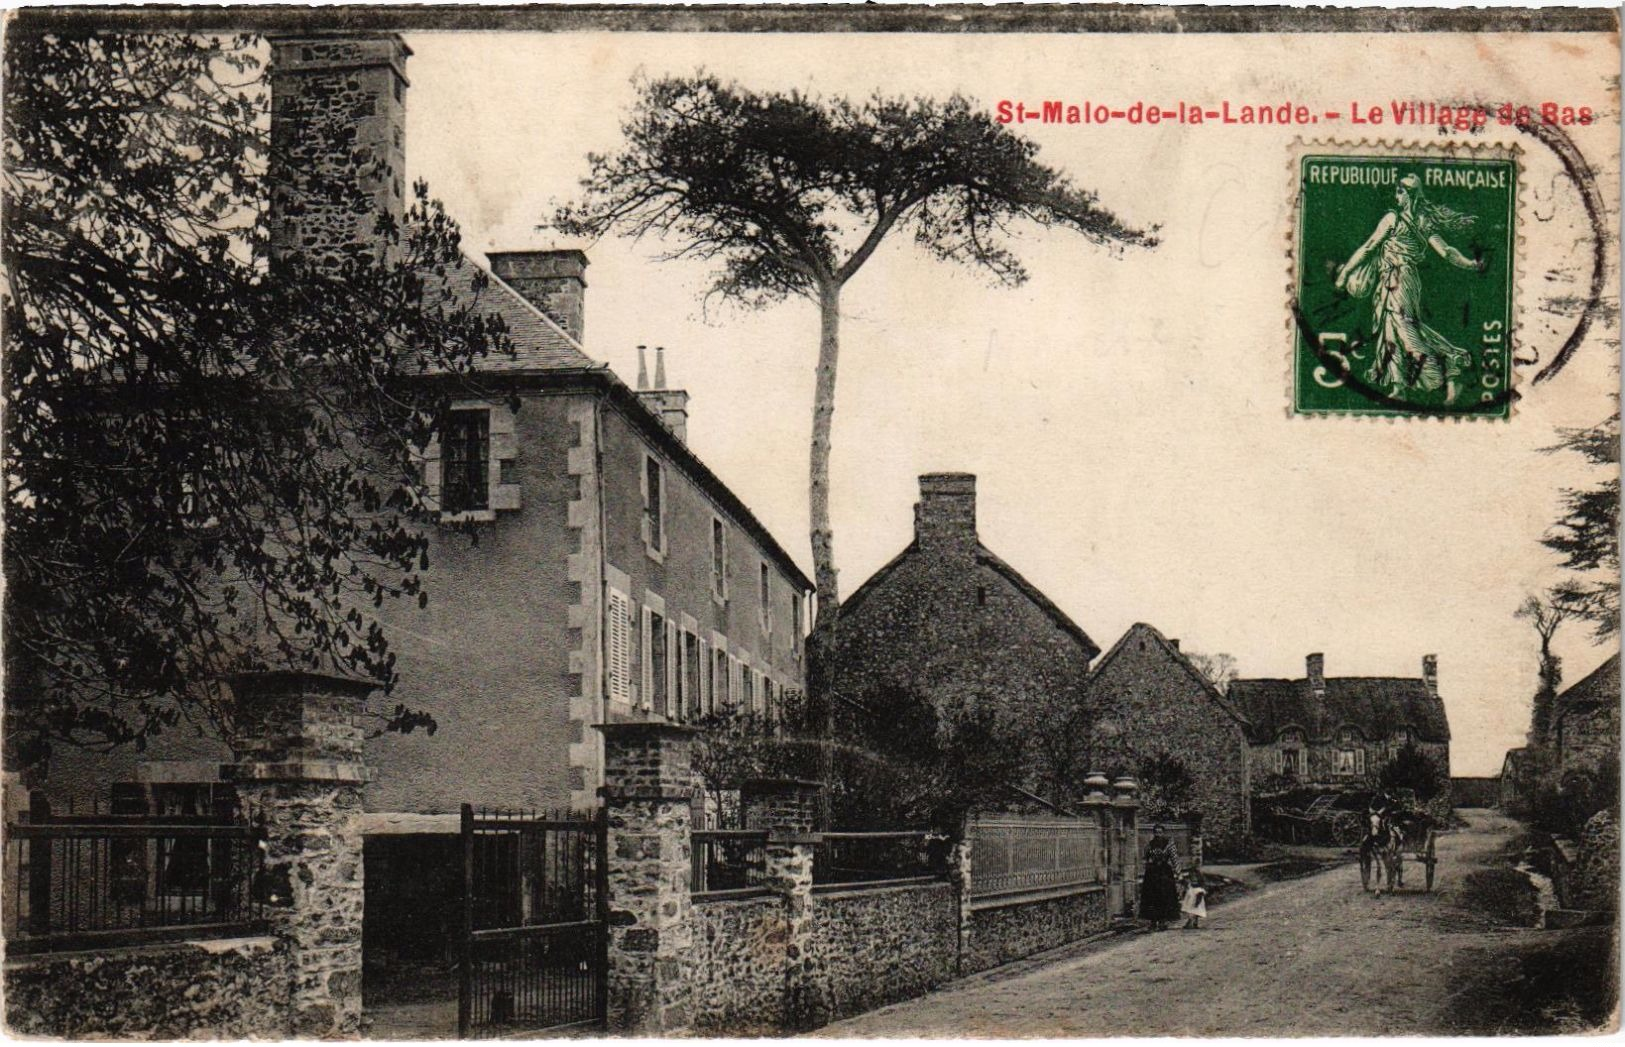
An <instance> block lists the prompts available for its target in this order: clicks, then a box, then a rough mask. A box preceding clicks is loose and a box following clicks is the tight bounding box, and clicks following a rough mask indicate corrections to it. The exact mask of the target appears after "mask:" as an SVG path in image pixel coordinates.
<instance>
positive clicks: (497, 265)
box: [485, 249, 587, 343]
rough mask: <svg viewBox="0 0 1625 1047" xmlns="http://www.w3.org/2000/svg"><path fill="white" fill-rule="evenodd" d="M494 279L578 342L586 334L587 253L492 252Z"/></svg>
mask: <svg viewBox="0 0 1625 1047" xmlns="http://www.w3.org/2000/svg"><path fill="white" fill-rule="evenodd" d="M485 257H486V259H487V260H488V261H490V263H491V272H493V273H495V274H496V276H497V279H499V280H501V281H502V282H503V283H505V284H507V285H508V286H509V287H511V288H513V289H514V290H515V291H517V292H518V293H519V295H520V297H522V298H524V299H525V301H527V302H529V303H530V304H531V305H534V306H535V307H536V308H538V309H540V310H541V311H542V312H544V313H546V314H547V315H548V317H549V318H550V319H551V320H552V321H553V322H554V323H556V324H558V325H559V326H560V327H561V328H563V329H564V331H565V333H566V334H568V335H569V336H570V337H571V338H574V339H575V340H576V341H577V342H578V343H579V342H581V341H582V339H583V338H584V337H585V336H586V299H587V256H586V254H584V253H583V252H581V251H576V250H571V249H565V250H556V251H493V252H491V253H490V254H487V255H486V256H485Z"/></svg>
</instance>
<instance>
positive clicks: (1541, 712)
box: [1513, 592, 1576, 747]
mask: <svg viewBox="0 0 1625 1047" xmlns="http://www.w3.org/2000/svg"><path fill="white" fill-rule="evenodd" d="M1513 616H1514V617H1516V618H1523V619H1527V620H1528V621H1529V623H1530V624H1531V625H1533V626H1534V628H1535V634H1536V635H1537V636H1539V637H1540V686H1539V688H1538V689H1537V690H1536V691H1535V700H1534V704H1533V706H1532V708H1531V709H1530V714H1529V744H1530V745H1531V746H1534V747H1539V746H1542V745H1545V744H1546V734H1547V732H1548V731H1549V730H1550V729H1551V725H1552V713H1553V712H1554V711H1555V709H1556V706H1557V691H1558V688H1559V687H1561V686H1562V684H1563V660H1562V659H1561V658H1559V657H1558V656H1557V655H1556V654H1554V653H1553V651H1552V638H1553V637H1554V636H1556V635H1557V630H1558V628H1559V627H1560V626H1561V625H1562V624H1563V622H1564V621H1565V620H1566V619H1568V618H1572V617H1575V616H1576V612H1575V611H1574V610H1573V608H1572V607H1571V606H1570V605H1569V604H1568V603H1567V602H1566V601H1565V600H1564V599H1563V598H1562V596H1561V595H1560V593H1557V592H1554V593H1553V594H1552V595H1551V596H1549V597H1547V598H1545V599H1542V598H1540V597H1538V596H1529V597H1525V598H1524V601H1523V603H1522V604H1520V605H1519V606H1518V609H1517V611H1515V612H1514V615H1513Z"/></svg>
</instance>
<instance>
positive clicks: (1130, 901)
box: [1111, 775, 1140, 916]
mask: <svg viewBox="0 0 1625 1047" xmlns="http://www.w3.org/2000/svg"><path fill="white" fill-rule="evenodd" d="M1112 788H1113V789H1115V790H1117V795H1116V797H1114V798H1113V799H1112V801H1111V805H1112V810H1113V811H1114V812H1115V814H1116V821H1117V831H1118V834H1119V835H1120V836H1121V838H1122V840H1123V848H1122V852H1121V853H1122V855H1123V903H1124V904H1123V908H1124V909H1125V910H1126V912H1127V914H1128V915H1130V916H1132V915H1134V913H1135V912H1137V911H1138V910H1139V907H1140V824H1139V817H1138V815H1139V811H1140V801H1139V800H1137V799H1135V796H1134V794H1135V793H1136V792H1138V791H1139V788H1140V787H1139V785H1138V784H1137V783H1136V782H1135V781H1134V779H1133V778H1130V777H1128V776H1127V775H1125V776H1123V777H1121V778H1119V779H1117V781H1115V782H1113V783H1112Z"/></svg>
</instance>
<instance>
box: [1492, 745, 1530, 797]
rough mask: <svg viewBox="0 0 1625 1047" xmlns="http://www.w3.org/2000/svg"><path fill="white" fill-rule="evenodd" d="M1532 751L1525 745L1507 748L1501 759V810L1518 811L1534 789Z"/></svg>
mask: <svg viewBox="0 0 1625 1047" xmlns="http://www.w3.org/2000/svg"><path fill="white" fill-rule="evenodd" d="M1534 762H1535V758H1534V753H1533V751H1532V750H1531V749H1529V748H1528V747H1527V746H1523V747H1520V748H1517V749H1508V750H1507V754H1506V758H1505V759H1503V760H1502V761H1501V786H1500V801H1499V803H1498V806H1499V807H1500V808H1501V809H1502V810H1503V811H1518V810H1521V809H1522V808H1523V805H1524V804H1526V803H1528V802H1529V797H1530V795H1531V794H1532V793H1533V791H1534V787H1535V780H1534V774H1535V772H1534Z"/></svg>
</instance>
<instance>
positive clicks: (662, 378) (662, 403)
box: [638, 345, 688, 443]
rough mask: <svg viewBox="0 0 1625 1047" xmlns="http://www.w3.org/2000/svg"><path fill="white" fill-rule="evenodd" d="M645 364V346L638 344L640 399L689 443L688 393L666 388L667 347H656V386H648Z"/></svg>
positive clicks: (676, 434) (680, 438) (680, 437)
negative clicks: (651, 387)
mask: <svg viewBox="0 0 1625 1047" xmlns="http://www.w3.org/2000/svg"><path fill="white" fill-rule="evenodd" d="M648 384H649V380H648V373H647V372H646V371H645V370H644V366H643V346H641V345H640V346H638V399H639V400H641V401H643V406H645V407H647V408H648V409H649V410H650V411H651V412H653V413H654V416H655V417H656V418H659V419H660V421H661V423H662V424H664V425H665V427H666V428H667V429H670V430H671V431H672V433H673V434H674V435H675V436H676V437H677V439H679V440H681V441H683V442H684V443H688V393H687V392H685V391H683V390H682V389H667V388H666V347H665V346H663V345H661V346H656V347H655V387H654V388H653V389H650V388H648Z"/></svg>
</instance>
